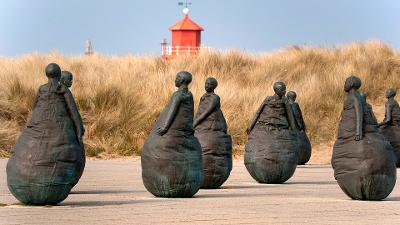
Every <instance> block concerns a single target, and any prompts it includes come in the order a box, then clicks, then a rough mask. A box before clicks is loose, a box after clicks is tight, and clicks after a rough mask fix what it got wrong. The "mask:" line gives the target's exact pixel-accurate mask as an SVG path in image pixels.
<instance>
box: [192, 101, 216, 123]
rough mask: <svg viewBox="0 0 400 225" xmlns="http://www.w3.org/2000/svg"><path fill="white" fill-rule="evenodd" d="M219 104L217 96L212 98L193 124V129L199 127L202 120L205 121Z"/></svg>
mask: <svg viewBox="0 0 400 225" xmlns="http://www.w3.org/2000/svg"><path fill="white" fill-rule="evenodd" d="M219 104H220V99H219V97H218V96H212V101H211V104H210V105H209V106H208V107H207V109H206V110H205V111H204V112H203V113H202V114H200V115H199V116H198V117H197V118H196V119H195V120H194V122H193V127H194V128H195V127H196V126H197V125H199V124H200V123H201V122H203V120H205V119H206V118H207V117H208V116H209V115H210V114H211V113H212V112H213V111H214V110H215V108H217V107H218V105H219Z"/></svg>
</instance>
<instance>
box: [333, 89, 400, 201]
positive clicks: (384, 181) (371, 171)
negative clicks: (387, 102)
mask: <svg viewBox="0 0 400 225" xmlns="http://www.w3.org/2000/svg"><path fill="white" fill-rule="evenodd" d="M355 97H356V98H360V97H359V95H358V94H357V93H356V94H355ZM352 98H353V97H352V96H349V95H348V96H346V98H345V101H344V108H343V112H342V118H341V121H340V124H339V133H338V138H337V140H336V142H335V144H334V147H333V155H332V167H333V169H334V172H335V179H336V180H337V182H338V184H339V186H340V188H341V189H342V190H343V192H344V193H346V194H347V195H348V196H349V197H350V198H352V199H356V200H381V199H384V198H386V197H387V196H388V195H389V194H390V193H391V191H392V190H393V187H394V185H395V183H396V166H395V156H394V154H393V149H392V147H391V146H390V144H389V142H388V141H387V140H386V139H385V138H384V137H383V136H382V135H381V134H380V133H379V131H378V128H377V124H376V120H375V119H374V118H373V117H374V116H373V113H372V110H371V112H370V110H369V109H368V106H367V105H366V103H365V102H362V101H360V102H362V109H363V133H364V135H363V138H362V139H361V140H359V141H356V140H355V131H356V109H355V106H354V103H353V99H352Z"/></svg>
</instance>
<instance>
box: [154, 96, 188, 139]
mask: <svg viewBox="0 0 400 225" xmlns="http://www.w3.org/2000/svg"><path fill="white" fill-rule="evenodd" d="M171 101H172V102H171V106H170V108H169V111H168V114H167V117H166V118H165V122H164V124H163V125H162V126H161V127H159V128H158V131H157V133H158V134H159V135H161V136H162V135H164V134H166V133H167V132H168V129H169V127H170V126H171V124H172V122H174V120H175V116H176V113H177V112H178V109H179V106H180V104H181V101H182V96H181V95H180V94H179V93H175V94H174V96H172V99H171Z"/></svg>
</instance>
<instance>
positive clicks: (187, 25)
mask: <svg viewBox="0 0 400 225" xmlns="http://www.w3.org/2000/svg"><path fill="white" fill-rule="evenodd" d="M183 14H184V18H183V19H182V20H180V21H179V22H177V23H176V24H174V25H172V26H171V27H170V28H169V30H170V31H171V33H172V43H171V45H168V42H167V40H166V39H163V41H162V42H161V51H162V57H163V58H166V59H168V58H173V57H176V56H179V55H196V54H197V53H198V52H199V51H200V47H201V32H202V31H204V29H203V28H202V27H201V26H200V25H198V24H197V23H195V22H194V21H193V20H191V19H190V18H189V8H187V6H186V7H185V8H184V9H183Z"/></svg>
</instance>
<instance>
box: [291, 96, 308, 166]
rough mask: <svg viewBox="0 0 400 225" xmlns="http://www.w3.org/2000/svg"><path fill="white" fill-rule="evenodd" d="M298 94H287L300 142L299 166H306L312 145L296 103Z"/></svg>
mask: <svg viewBox="0 0 400 225" xmlns="http://www.w3.org/2000/svg"><path fill="white" fill-rule="evenodd" d="M296 97H297V94H296V92H294V91H289V92H288V93H287V98H288V103H289V105H290V107H291V108H292V111H293V114H294V119H295V121H296V123H295V124H296V128H297V129H296V130H297V131H298V132H296V134H297V138H298V141H299V150H300V152H299V161H298V165H304V164H306V163H307V162H308V161H309V160H310V158H311V143H310V139H308V136H307V131H306V124H305V123H304V119H303V113H302V112H301V109H300V106H299V104H298V103H297V102H296Z"/></svg>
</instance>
